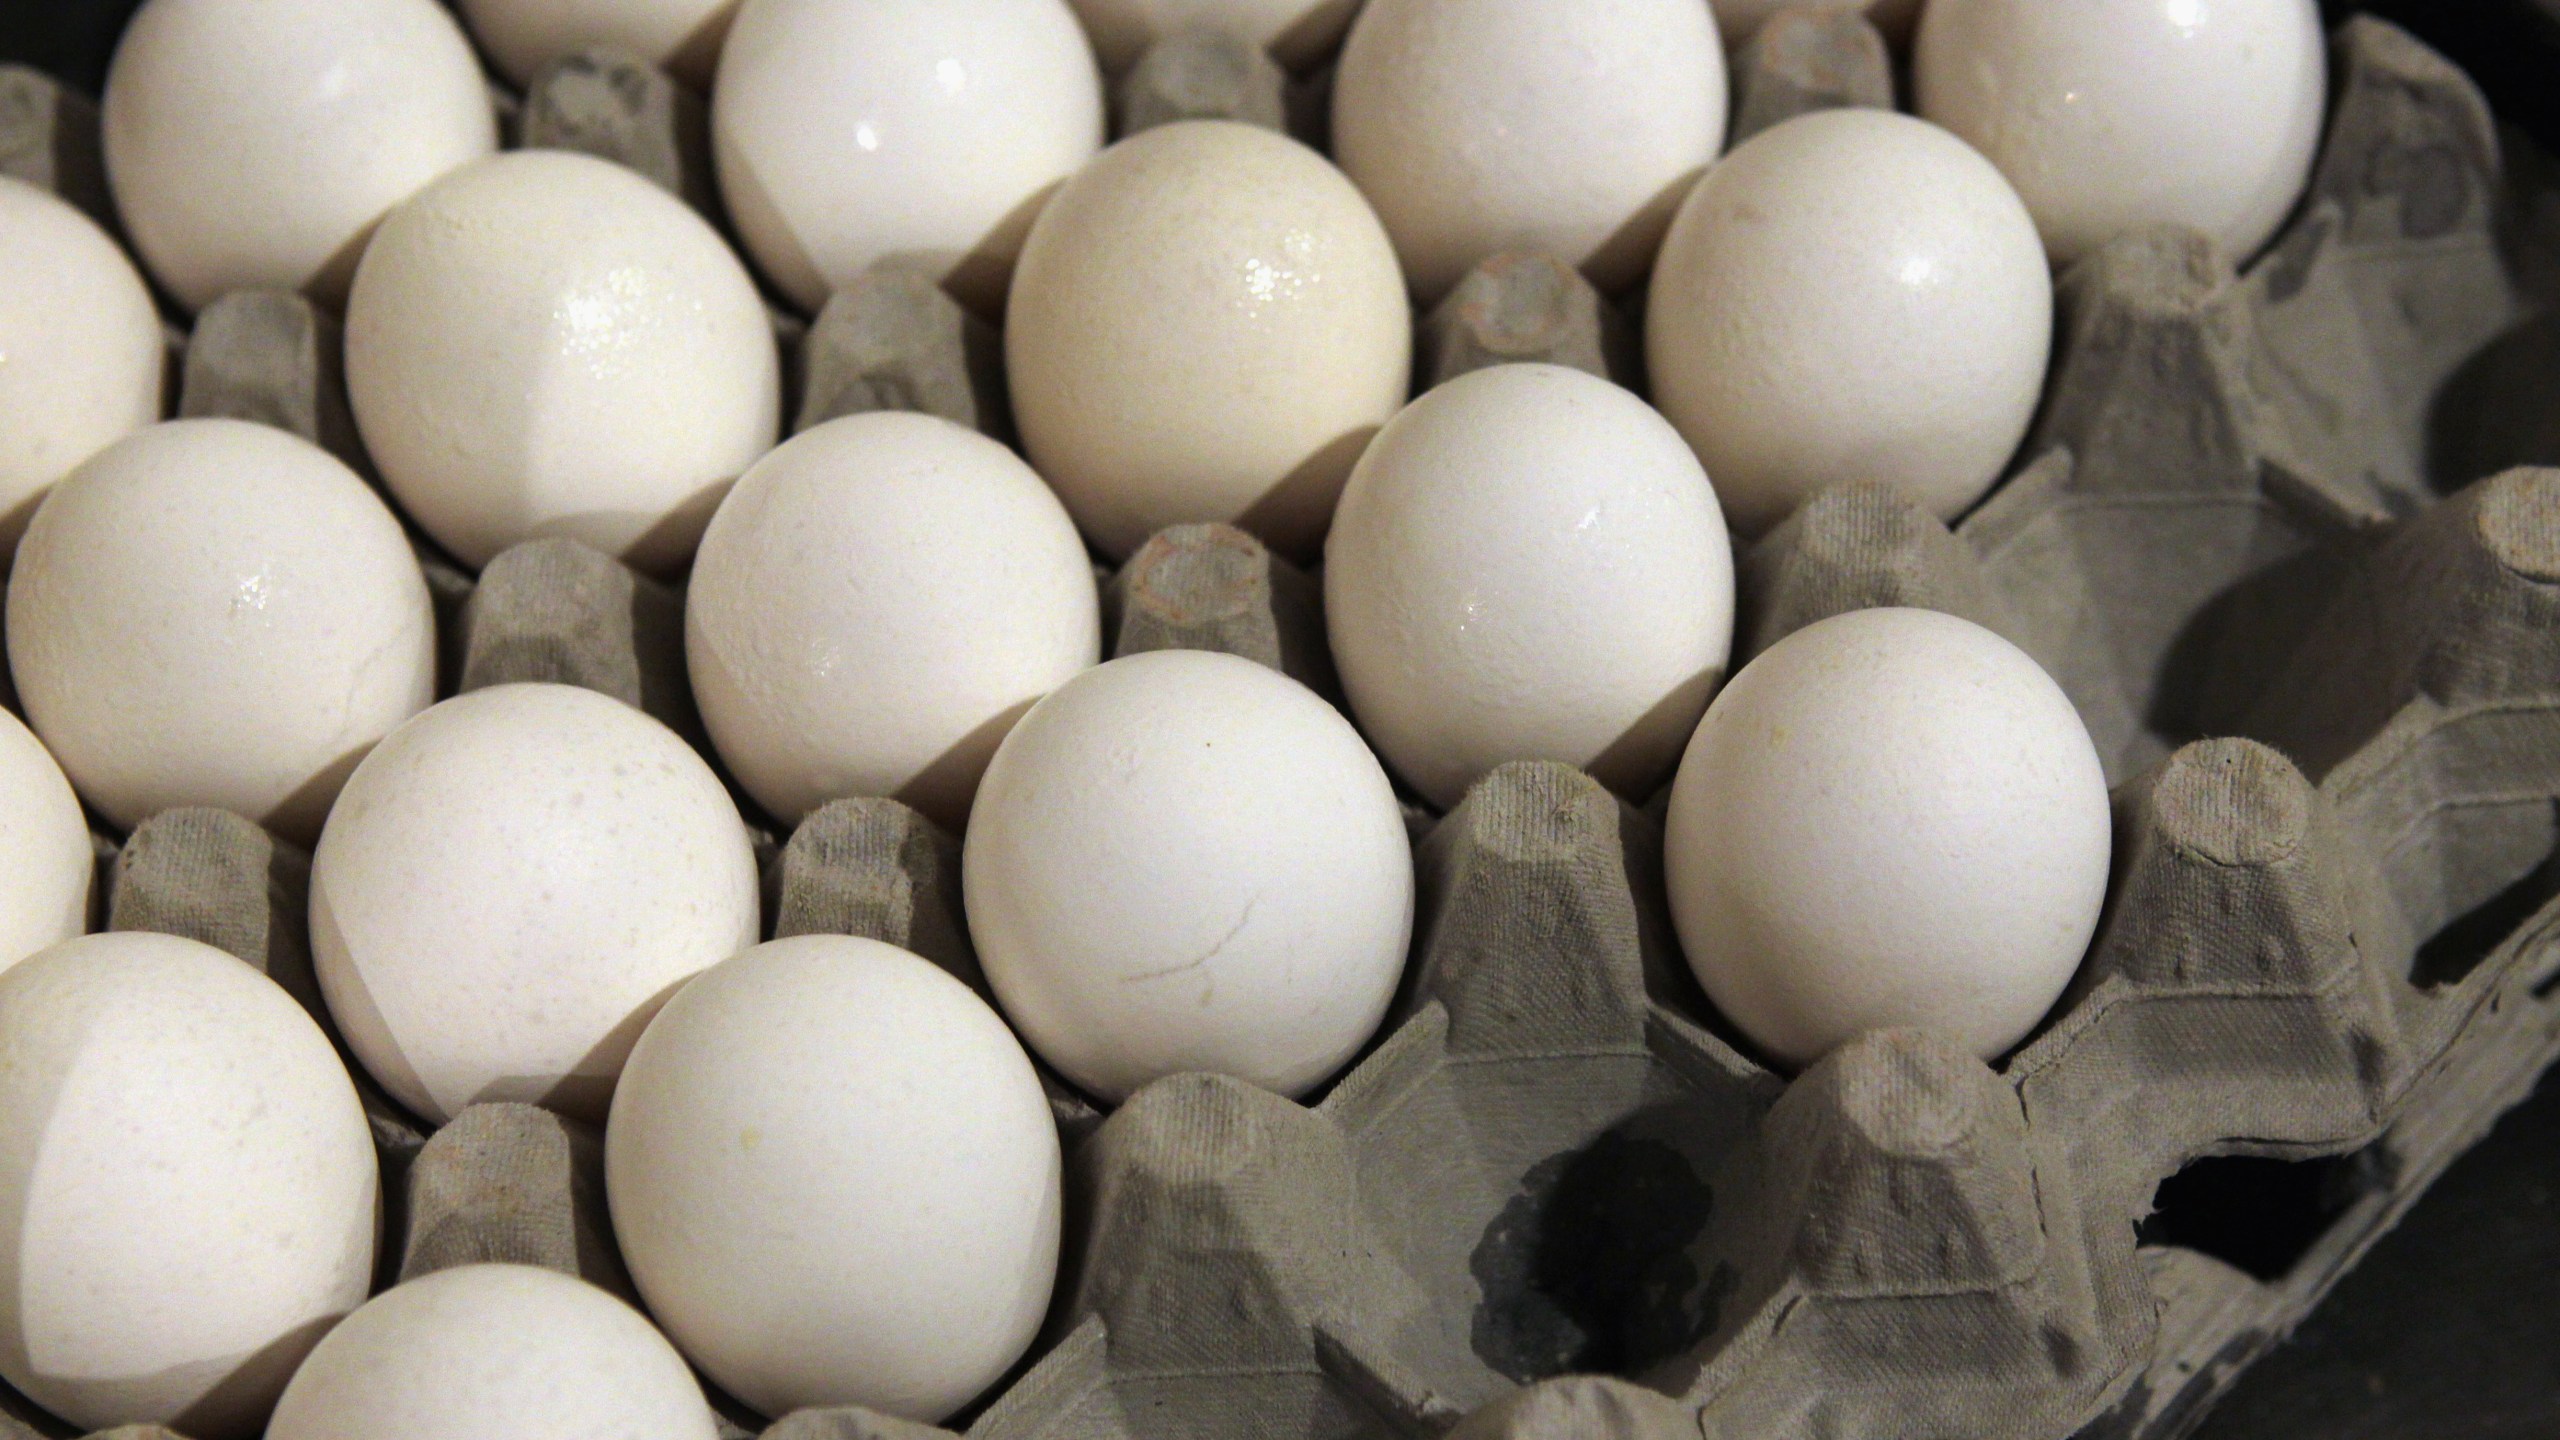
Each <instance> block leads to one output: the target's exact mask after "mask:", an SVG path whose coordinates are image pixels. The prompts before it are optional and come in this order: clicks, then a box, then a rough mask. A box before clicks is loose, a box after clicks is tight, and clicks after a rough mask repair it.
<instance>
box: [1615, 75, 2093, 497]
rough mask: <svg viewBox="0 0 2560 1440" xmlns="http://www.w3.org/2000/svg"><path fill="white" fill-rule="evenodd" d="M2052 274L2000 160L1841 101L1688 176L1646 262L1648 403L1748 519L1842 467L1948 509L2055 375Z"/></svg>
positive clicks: (2013, 435) (2019, 426) (1995, 470)
mask: <svg viewBox="0 0 2560 1440" xmlns="http://www.w3.org/2000/svg"><path fill="white" fill-rule="evenodd" d="M2052 346H2053V282H2052V278H2051V276H2050V274H2049V273H2048V272H2047V270H2046V268H2045V262H2044V251H2043V247H2042V246H2041V245H2040V244H2039V243H2038V242H2037V240H2036V231H2035V223H2034V222H2033V221H2032V220H2030V219H2029V218H2028V216H2027V211H2026V207H2025V206H2024V205H2022V204H2020V203H2019V201H2018V197H2017V195H2016V193H2015V192H2013V191H2011V190H2010V188H2009V186H2008V183H2007V182H2006V181H2004V180H2002V179H2001V178H2000V172H1999V171H1997V170H1994V169H1993V168H1992V167H1991V165H1990V163H1989V162H1988V161H1985V160H1984V159H1983V158H1982V157H1981V156H1980V155H1978V154H1976V153H1974V152H1973V150H1971V149H1970V148H1968V147H1967V146H1966V145H1965V144H1964V142H1962V141H1960V140H1958V139H1956V138H1955V137H1954V136H1952V135H1949V134H1948V133H1947V132H1945V131H1943V130H1940V129H1938V128H1937V127H1935V126H1933V125H1929V124H1926V123H1924V122H1922V121H1918V120H1914V119H1912V118H1910V117H1909V116H1907V115H1896V114H1892V113H1890V112H1887V111H1882V110H1830V111H1823V112H1819V113H1816V114H1811V115H1803V116H1799V117H1797V118H1796V119H1793V120H1789V121H1786V122H1784V123H1782V124H1779V125H1775V126H1772V127H1771V128H1769V129H1768V130H1765V131H1762V132H1761V133H1760V134H1759V135H1757V136H1754V137H1753V138H1752V139H1751V140H1750V141H1748V142H1747V143H1745V144H1743V145H1741V146H1740V147H1738V148H1736V149H1735V150H1734V152H1733V153H1732V154H1731V155H1729V156H1727V157H1726V158H1725V159H1724V160H1723V161H1722V162H1720V163H1719V164H1717V165H1716V167H1715V168H1714V169H1712V170H1710V171H1708V172H1707V177H1706V178H1705V179H1704V180H1702V181H1700V182H1699V183H1698V187H1697V188H1696V189H1695V190H1693V191H1691V192H1690V194H1689V198H1688V200H1687V202H1686V203H1684V204H1683V205H1682V206H1681V207H1680V214H1679V216H1678V217H1677V218H1676V219H1674V220H1673V221H1672V225H1671V234H1670V236H1669V237H1668V238H1667V239H1666V240H1665V241H1664V242H1663V246H1662V257H1661V259H1660V261H1659V262H1658V263H1657V264H1656V266H1655V267H1654V275H1653V287H1652V290H1651V292H1650V298H1649V299H1648V301H1647V308H1646V312H1645V354H1646V360H1647V365H1648V368H1649V369H1650V371H1651V373H1652V379H1653V394H1654V403H1656V404H1658V405H1660V406H1661V407H1662V412H1663V414H1665V415H1667V416H1669V417H1670V419H1671V422H1672V423H1673V424H1675V425H1677V426H1679V427H1680V433H1681V434H1683V435H1685V436H1687V437H1688V439H1689V444H1690V446H1691V447H1692V448H1694V449H1695V450H1696V451H1697V452H1698V458H1699V459H1700V460H1702V461H1704V462H1705V463H1706V467H1707V473H1708V474H1709V475H1712V476H1714V477H1715V482H1716V494H1717V495H1718V496H1720V497H1722V499H1723V501H1724V509H1725V518H1726V519H1728V520H1729V521H1731V522H1732V524H1733V528H1734V529H1735V530H1737V531H1739V532H1741V533H1742V534H1743V535H1745V536H1757V535H1759V534H1760V533H1762V532H1763V531H1766V530H1768V529H1769V528H1770V527H1772V526H1774V525H1776V524H1777V523H1778V522H1779V521H1781V520H1784V519H1786V518H1787V516H1788V515H1789V514H1790V513H1792V512H1793V511H1794V509H1795V508H1796V506H1797V505H1798V504H1799V503H1801V502H1802V501H1803V500H1804V499H1805V498H1806V497H1807V496H1810V495H1811V494H1813V493H1814V492H1815V491H1817V490H1820V489H1823V488H1825V487H1827V486H1831V485H1836V484H1840V483H1843V482H1846V481H1851V480H1868V481H1877V482H1881V483H1883V484H1886V485H1890V486H1892V487H1894V488H1895V489H1897V490H1899V491H1901V492H1902V493H1903V494H1904V495H1906V496H1908V497H1909V498H1910V499H1912V500H1913V501H1914V502H1916V503H1918V504H1920V505H1923V506H1925V507H1927V508H1928V509H1929V510H1931V511H1933V512H1934V513H1936V514H1937V515H1938V516H1939V517H1940V518H1943V519H1953V518H1954V517H1956V516H1957V515H1960V514H1962V513H1963V512H1964V511H1965V509H1966V508H1968V507H1969V506H1971V505H1972V504H1973V502H1975V501H1976V500H1979V499H1981V498H1982V496H1983V494H1984V493H1985V492H1986V491H1988V490H1989V489H1990V488H1991V485H1992V483H1993V482H1994V481H1995V480H1997V479H1998V478H1999V476H2000V473H2001V471H2002V469H2003V468H2004V467H2005V466H2006V465H2007V464H2008V461H2009V458H2010V456H2011V455H2012V454H2013V453H2014V452H2015V451H2016V450H2017V448H2018V442H2019V441H2020V440H2021V439H2023V438H2024V437H2025V435H2026V431H2027V422H2028V421H2029V420H2031V419H2032V418H2034V415H2035V408H2036V402H2037V401H2038V399H2039V398H2040V397H2041V396H2042V395H2043V392H2044V377H2045V364H2046V361H2047V360H2048V359H2049V358H2050V355H2051V351H2052Z"/></svg>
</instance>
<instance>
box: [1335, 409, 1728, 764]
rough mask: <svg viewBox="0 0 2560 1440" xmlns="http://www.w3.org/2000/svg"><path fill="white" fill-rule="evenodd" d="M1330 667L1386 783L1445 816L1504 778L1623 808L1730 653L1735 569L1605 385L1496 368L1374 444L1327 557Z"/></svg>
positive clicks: (1680, 455)
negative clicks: (1501, 771)
mask: <svg viewBox="0 0 2560 1440" xmlns="http://www.w3.org/2000/svg"><path fill="white" fill-rule="evenodd" d="M1324 601H1325V604H1324V608H1325V621H1326V624H1327V627H1328V628H1329V629H1330V631H1331V632H1332V639H1333V658H1334V663H1335V665H1336V666H1337V667H1338V668H1339V669H1340V671H1341V674H1342V684H1343V688H1344V689H1345V690H1346V691H1347V692H1348V693H1349V695H1350V699H1351V708H1352V710H1353V712H1354V713H1355V714H1357V715H1358V716H1359V717H1360V724H1361V727H1362V729H1364V730H1365V731H1366V732H1367V733H1368V736H1369V738H1370V740H1371V741H1372V742H1373V743H1374V744H1376V745H1377V747H1378V749H1379V751H1380V752H1381V753H1383V754H1384V755H1385V756H1386V757H1387V760H1388V762H1389V763H1390V764H1392V765H1393V766H1394V767H1395V769H1396V773H1398V774H1400V775H1402V776H1403V777H1404V778H1405V780H1406V781H1407V782H1408V783H1409V784H1411V785H1412V786H1413V787H1414V788H1415V789H1417V790H1419V791H1421V792H1422V793H1423V795H1424V796H1425V797H1427V798H1428V799H1430V800H1431V801H1432V803H1434V804H1436V805H1438V806H1440V807H1441V808H1443V809H1447V808H1449V807H1452V806H1454V805H1456V804H1457V803H1458V801H1459V799H1460V798H1461V797H1463V796H1464V795H1465V794H1466V791H1467V787H1468V786H1470V785H1473V784H1474V783H1475V782H1476V781H1478V780H1480V779H1482V778H1483V777H1484V775H1485V773H1486V772H1488V771H1490V770H1492V769H1493V768H1494V767H1495V766H1497V765H1501V764H1503V763H1505V762H1507V761H1512V760H1558V761H1562V762H1564V763H1565V764H1568V765H1579V766H1582V767H1584V768H1586V769H1588V770H1590V771H1591V772H1592V773H1593V774H1594V775H1596V776H1598V777H1599V778H1600V779H1601V781H1602V782H1603V783H1605V784H1607V785H1609V786H1610V787H1611V788H1613V789H1616V790H1618V791H1619V792H1620V793H1622V794H1625V795H1628V796H1630V797H1633V798H1635V799H1637V800H1639V801H1641V800H1642V799H1644V798H1645V797H1646V796H1647V795H1649V794H1651V793H1652V791H1653V789H1654V788H1655V787H1657V786H1659V785H1660V784H1661V783H1662V781H1663V780H1664V779H1665V778H1666V777H1667V776H1668V775H1669V774H1670V771H1671V767H1672V765H1673V763H1674V762H1676V761H1677V760H1678V759H1679V756H1680V747H1681V746H1682V745H1683V744H1685V743H1687V741H1688V738H1689V732H1690V730H1691V729H1693V728H1695V726H1696V725H1697V723H1698V716H1699V714H1700V713H1701V712H1703V711H1704V710H1705V709H1706V708H1707V699H1708V697H1709V696H1710V695H1711V694H1712V693H1713V692H1714V689H1715V685H1716V682H1717V681H1718V680H1720V679H1722V678H1723V675H1724V667H1725V661H1726V658H1727V656H1728V655H1729V654H1730V653H1731V650H1732V647H1733V550H1732V543H1731V541H1729V540H1728V539H1727V538H1726V536H1725V529H1724V516H1723V512H1722V511H1721V510H1719V509H1718V508H1717V505H1716V496H1715V490H1714V488H1713V487H1712V486H1711V485H1710V484H1709V483H1708V481H1707V475H1706V472H1705V471H1704V470H1701V469H1700V468H1698V461H1697V458H1696V457H1695V456H1693V455H1691V454H1690V453H1689V447H1688V445H1687V444H1686V443H1685V442H1683V441H1682V440H1681V438H1680V433H1679V432H1678V431H1676V430H1674V429H1672V428H1671V426H1670V424H1669V422H1667V421H1665V420H1664V419H1663V418H1662V417H1661V416H1659V415H1657V414H1655V413H1654V412H1653V411H1652V410H1651V409H1650V408H1648V407H1647V406H1646V405H1645V403H1644V402H1643V401H1641V400H1638V399H1637V398H1636V397H1635V396H1633V395H1631V394H1629V393H1628V392H1626V391H1625V390H1622V389H1620V388H1619V387H1617V386H1615V385H1612V384H1610V383H1609V382H1608V381H1606V380H1602V379H1599V378H1597V377H1596V376H1592V375H1588V374H1585V373H1583V372H1582V371H1579V370H1570V369H1566V368H1564V367H1562V366H1556V365H1497V366H1494V367H1492V368H1490V369H1485V370H1478V371H1475V372H1473V373H1471V374H1468V375H1465V376H1462V377H1460V378H1459V379H1456V380H1453V381H1450V382H1449V383H1447V384H1445V385H1442V386H1440V387H1439V388H1437V389H1435V390H1432V391H1431V392H1430V393H1428V394H1426V395H1424V396H1423V397H1422V398H1421V399H1419V400H1416V401H1415V402H1413V404H1412V405H1410V406H1408V407H1406V409H1405V411H1404V412H1403V413H1402V414H1400V415H1398V416H1396V418H1395V419H1394V420H1392V421H1390V422H1389V423H1388V425H1387V428H1386V429H1385V430H1383V431H1381V432H1380V433H1379V435H1378V438H1377V441H1376V443H1374V444H1372V445H1371V446H1370V447H1369V452H1368V454H1366V455H1364V456H1362V457H1361V460H1360V466H1359V468H1358V469H1357V470H1354V471H1353V472H1352V475H1351V484H1350V487H1349V488H1348V489H1346V490H1345V491H1344V492H1343V496H1342V509H1341V511H1340V512H1339V513H1338V514H1337V515H1336V516H1335V517H1334V523H1333V535H1332V538H1331V539H1330V540H1328V541H1327V542H1326V544H1325V566H1324Z"/></svg>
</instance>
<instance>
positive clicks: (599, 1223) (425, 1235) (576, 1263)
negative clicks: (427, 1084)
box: [399, 1104, 633, 1299]
mask: <svg viewBox="0 0 2560 1440" xmlns="http://www.w3.org/2000/svg"><path fill="white" fill-rule="evenodd" d="M491 1262H495V1263H501V1264H510V1265H538V1266H541V1267H542V1268H544V1269H546V1270H557V1271H559V1272H561V1273H562V1274H564V1275H575V1276H577V1277H579V1278H580V1279H583V1280H587V1281H589V1282H592V1283H594V1284H596V1285H601V1286H603V1287H604V1288H605V1289H607V1290H611V1291H613V1292H614V1293H615V1294H617V1295H620V1296H622V1297H624V1298H625V1299H630V1298H632V1296H633V1291H632V1289H631V1277H630V1275H629V1273H628V1272H627V1271H625V1270H624V1269H623V1266H622V1257H621V1256H620V1254H619V1253H617V1252H616V1250H615V1249H614V1243H613V1227H612V1222H611V1220H610V1218H609V1216H608V1212H607V1210H606V1207H605V1197H604V1137H603V1136H602V1135H600V1134H597V1133H596V1132H594V1131H592V1130H589V1129H587V1128H586V1127H584V1126H582V1125H579V1124H577V1123H576V1122H574V1121H570V1120H566V1119H563V1118H561V1117H560V1116H558V1115H554V1114H552V1113H551V1112H550V1111H548V1110H544V1109H541V1108H539V1107H536V1106H532V1105H512V1104H492V1105H474V1106H471V1107H470V1108H468V1109H466V1110H464V1111H463V1112H462V1113H461V1114H459V1115H456V1116H455V1117H453V1119H452V1121H451V1122H450V1123H448V1124H446V1125H445V1126H444V1128H442V1129H440V1130H438V1131H437V1132H436V1133H435V1136H434V1138H432V1139H430V1140H429V1141H427V1144H426V1148H424V1149H423V1150H420V1151H419V1152H418V1157H417V1159H416V1160H415V1161H413V1162H411V1164H410V1166H409V1224H408V1233H407V1234H406V1236H405V1237H404V1238H403V1241H402V1244H401V1251H400V1277H399V1278H400V1279H402V1280H415V1279H417V1278H418V1277H419V1276H421V1275H432V1274H434V1273H435V1272H436V1271H438V1270H447V1269H451V1268H452V1267H454V1266H456V1265H478V1264H484V1263H491Z"/></svg>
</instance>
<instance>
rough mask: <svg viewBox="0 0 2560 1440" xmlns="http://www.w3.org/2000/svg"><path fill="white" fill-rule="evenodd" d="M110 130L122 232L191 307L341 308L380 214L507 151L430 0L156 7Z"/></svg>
mask: <svg viewBox="0 0 2560 1440" xmlns="http://www.w3.org/2000/svg"><path fill="white" fill-rule="evenodd" d="M105 125H106V156H107V176H108V179H109V181H110V182H111V183H112V184H113V186H114V189H115V195H116V208H117V210H119V211H120V212H122V214H123V216H124V224H125V229H126V231H127V232H128V233H130V234H131V235H132V236H133V241H134V244H135V246H136V247H138V248H139V249H140V250H141V252H142V258H143V259H144V261H145V262H147V263H148V264H149V265H150V267H151V273H152V274H154V275H156V276H158V277H159V279H160V283H161V284H163V285H165V286H167V287H169V290H170V292H171V293H173V294H175V295H176V296H177V297H178V299H179V301H180V302H181V303H182V304H184V305H186V306H187V308H189V309H191V310H192V309H199V308H201V307H203V306H204V305H206V304H207V303H209V302H210V301H212V300H213V299H214V298H215V297H216V296H219V295H221V294H222V293H223V292H225V291H228V290H248V289H270V290H300V291H305V292H307V293H309V294H311V295H313V296H315V297H316V298H318V299H321V300H324V301H328V302H329V303H331V304H335V303H337V302H338V301H339V300H341V299H343V298H344V297H345V295H346V292H347V281H348V279H349V278H350V277H352V276H353V275H354V274H355V269H356V261H357V259H358V258H359V257H360V256H361V255H362V254H363V253H364V246H365V241H366V239H367V237H369V236H370V235H371V234H372V233H373V227H374V224H375V222H376V221H379V220H380V219H381V218H382V216H383V213H384V212H385V211H387V210H389V209H390V208H391V207H392V206H394V205H397V204H399V203H400V202H401V201H403V200H405V199H407V198H409V196H411V195H413V194H415V193H416V192H417V190H418V189H419V187H421V186H423V185H425V184H427V183H428V182H429V181H431V180H433V179H435V178H436V177H437V176H439V175H442V174H443V173H445V172H446V171H448V170H451V169H453V168H454V167H455V166H457V165H462V164H465V163H467V162H469V161H471V160H474V159H477V158H478V157H480V156H483V155H486V154H488V153H489V152H490V151H492V150H494V149H496V148H497V144H498V125H497V117H496V116H495V114H494V113H492V111H491V110H490V106H489V92H488V87H487V85H486V83H485V82H484V81H483V80H482V79H481V75H480V62H479V60H478V59H477V58H475V57H474V56H473V55H472V53H471V42H470V41H468V40H466V39H464V38H463V34H462V27H461V26H460V25H458V24H456V23H454V19H453V16H452V14H451V13H450V12H448V11H447V10H446V9H445V8H444V7H443V6H441V5H438V4H437V3H435V0H150V3H148V4H146V5H144V6H143V7H142V9H141V11H140V12H139V13H137V14H136V15H135V16H134V17H133V22H132V24H130V25H128V26H127V27H126V28H125V32H124V39H123V40H122V41H121V42H120V43H119V44H118V45H117V46H116V55H115V63H114V65H113V67H112V68H111V69H109V71H108V72H107V94H106V103H105Z"/></svg>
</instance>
